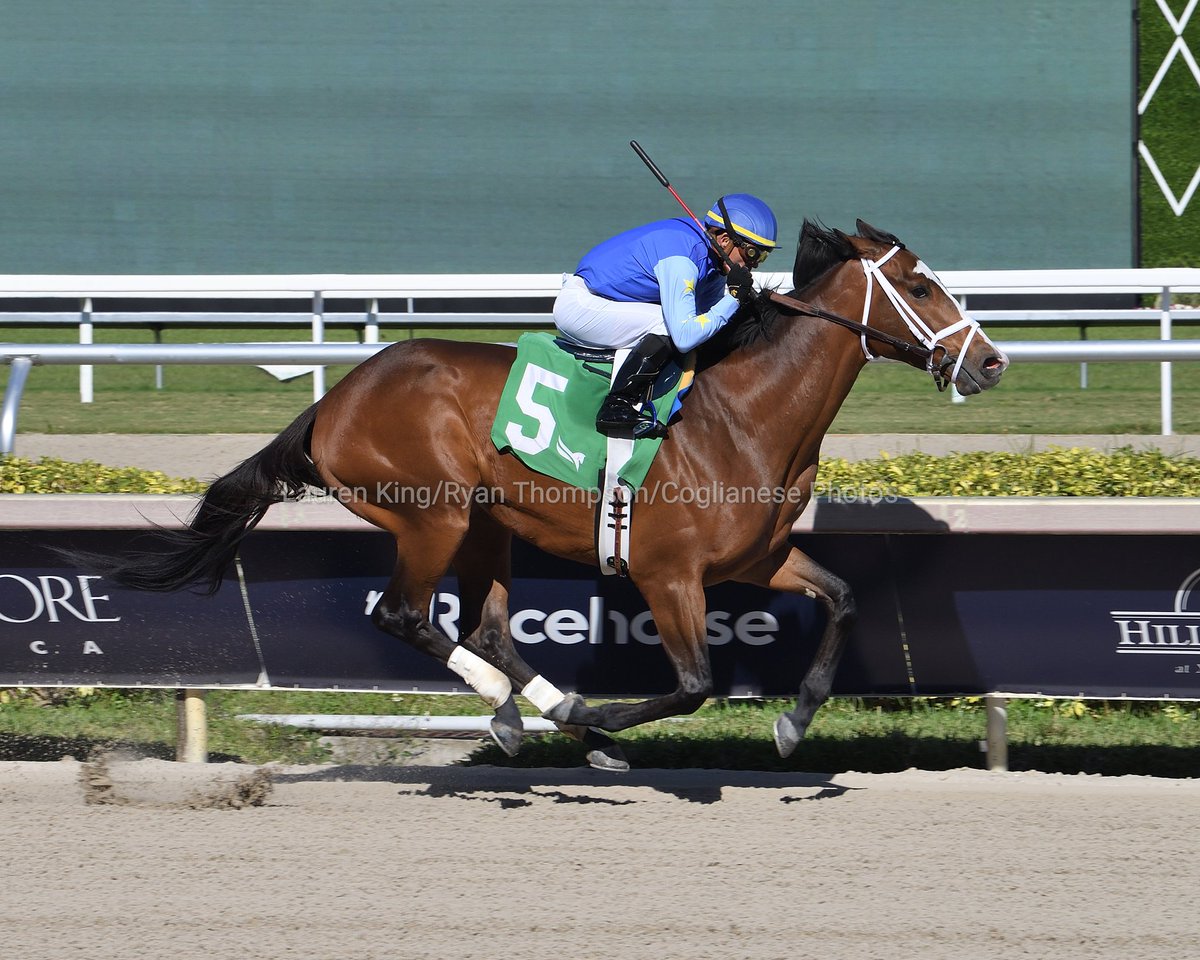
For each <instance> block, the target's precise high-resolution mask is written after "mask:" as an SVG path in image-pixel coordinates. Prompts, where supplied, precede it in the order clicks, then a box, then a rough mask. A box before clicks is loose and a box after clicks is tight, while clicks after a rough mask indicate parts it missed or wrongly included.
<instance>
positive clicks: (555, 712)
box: [542, 693, 587, 723]
mask: <svg viewBox="0 0 1200 960" xmlns="http://www.w3.org/2000/svg"><path fill="white" fill-rule="evenodd" d="M586 706H587V701H586V700H584V699H583V697H581V696H580V695H579V694H577V693H568V694H567V695H566V696H565V697H563V698H562V699H561V700H559V701H558V703H556V704H555V705H554V706H552V707H551V708H550V709H549V710H546V711H544V712H543V713H542V716H543V717H544V718H545V719H546V720H553V721H554V722H555V723H570V722H571V714H572V713H574V712H575V710H576V708H581V709H582V708H584V707H586Z"/></svg>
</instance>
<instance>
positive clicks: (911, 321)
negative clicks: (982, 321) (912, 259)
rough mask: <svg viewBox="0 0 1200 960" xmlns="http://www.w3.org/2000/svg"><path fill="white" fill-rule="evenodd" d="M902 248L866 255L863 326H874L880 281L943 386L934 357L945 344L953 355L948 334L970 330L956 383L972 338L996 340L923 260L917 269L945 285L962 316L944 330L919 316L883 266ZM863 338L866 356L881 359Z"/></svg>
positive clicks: (956, 368) (954, 374)
mask: <svg viewBox="0 0 1200 960" xmlns="http://www.w3.org/2000/svg"><path fill="white" fill-rule="evenodd" d="M902 249H903V248H902V247H899V246H895V247H892V249H891V250H889V251H888V252H887V253H885V254H884V255H883V256H882V257H880V258H879V259H878V260H872V259H870V258H869V257H863V258H862V265H863V273H864V274H865V275H866V278H867V293H866V297H865V298H864V299H863V312H862V322H863V326H869V325H870V316H871V293H872V287H873V285H874V284H875V283H876V282H878V283H879V288H880V289H881V290H882V291H883V292H884V295H885V296H886V297H887V298H888V300H890V301H891V302H892V306H893V307H895V308H896V312H897V313H899V314H900V319H902V320H903V321H904V322H905V323H906V324H907V325H908V329H909V330H910V331H911V332H912V335H913V336H914V337H916V339H917V340H918V342H920V344H921V345H922V346H923V347H925V349H926V350H928V351H929V360H928V361H927V362H926V364H925V369H926V371H927V372H928V373H930V374H931V375H932V376H933V378H934V379H935V380H938V381H939V384H938V385H939V387H940V386H942V382H941V377H942V373H941V367H939V368H938V369H937V370H935V369H934V365H933V358H934V353H935V350H936V349H937V348H938V347H941V349H942V352H943V353H945V354H946V355H947V356H949V354H950V351H949V350H947V349H946V346H945V344H943V343H942V341H943V340H945V339H946V338H947V337H952V336H954V334H956V333H958V332H959V331H960V330H966V331H967V335H966V338H965V339H964V340H963V344H962V349H961V350H959V353H958V360H957V362H956V363H955V364H954V370H953V371H951V373H950V381H949V382H950V383H954V382H955V381H957V380H958V373H959V371H960V370H961V369H962V365H963V361H964V360H965V359H966V356H967V350H968V349H969V348H970V346H971V341H973V340H974V339H975V337H977V336H979V337H982V338H983V340H984V342H985V343H989V344H992V346H995V344H994V343H992V341H991V340H989V339H988V336H987V334H986V333H984V332H983V330H981V329H980V327H979V322H978V321H977V320H973V319H972V318H971V317H968V316H967V315H966V313H964V312H963V309H962V307H961V306H959V305H958V301H957V300H955V299H954V297H952V296H950V291H949V290H947V289H946V287H945V285H944V284H943V283H942V281H941V280H940V279H938V276H937V274H935V273H934V272H933V271H932V270H930V269H929V268H928V267H927V266H925V264H924V263H923V262H922V261H920V260H918V261H917V272H918V273H920V274H922V275H924V276H926V277H929V279H930V280H932V281H933V282H934V283H936V284H937V285H938V286H939V287H941V289H942V292H943V293H945V294H946V296H947V297H950V300H951V301H952V302H953V303H954V305H955V306H956V307H958V314H959V318H960V319H958V320H956V321H955V322H954V323H952V324H950V325H949V326H947V327H943V328H942V329H941V330H934V329H933V328H932V327H930V326H929V324H927V323H926V322H925V321H924V320H922V319H921V318H920V317H919V316H918V315H917V312H916V311H915V310H914V309H913V308H912V307H911V306H910V305H909V303H908V301H907V300H905V299H904V298H903V297H901V296H900V293H899V291H897V290H896V288H895V287H894V286H892V282H891V281H890V280H889V279H888V278H887V277H886V276H884V273H883V269H882V268H883V265H884V264H885V263H887V262H888V261H889V260H890V259H892V257H894V256H895V255H896V254H897V253H899V252H900V250H902ZM859 339H860V340H861V341H862V349H863V355H864V356H865V357H866V358H867V359H868V360H875V359H877V356H876V355H875V354H873V353H871V348H870V346H868V344H867V335H866V334H865V333H864V334H862V335H861V336H860V338H859ZM942 366H945V364H942Z"/></svg>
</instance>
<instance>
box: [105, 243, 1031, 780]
mask: <svg viewBox="0 0 1200 960" xmlns="http://www.w3.org/2000/svg"><path fill="white" fill-rule="evenodd" d="M857 228H858V233H857V234H856V235H848V234H845V233H842V232H841V231H838V230H830V229H827V228H825V227H823V226H821V225H819V224H815V223H812V222H809V221H805V223H804V226H803V229H802V230H801V233H800V240H799V244H798V248H797V254H796V261H795V266H794V269H793V283H794V286H795V287H796V290H795V291H794V293H795V294H796V295H797V296H803V297H804V298H805V300H806V301H808V304H805V305H804V306H808V305H809V304H811V311H810V312H813V313H817V314H820V315H822V316H824V315H827V314H831V315H834V319H838V318H844V317H845V315H849V316H851V317H855V318H859V319H860V320H861V323H862V324H865V325H867V327H869V329H870V332H866V329H867V328H866V327H862V326H859V325H858V324H857V321H855V322H852V323H850V324H849V326H851V327H853V328H855V329H851V330H847V329H845V328H844V327H843V326H839V325H837V324H836V323H830V322H826V320H824V319H818V318H814V317H813V316H801V315H800V314H799V313H798V312H797V311H796V310H795V309H793V307H794V306H795V302H794V301H790V300H788V298H783V297H779V296H778V295H777V294H776V293H774V292H773V291H764V292H762V293H760V294H759V295H758V296H757V298H756V299H755V300H754V301H753V302H751V303H750V304H747V305H744V306H743V307H742V308H741V309H740V310H739V312H738V314H737V315H736V316H735V318H734V321H733V322H732V323H731V324H730V326H729V327H728V328H727V330H726V331H722V334H720V335H718V337H716V338H714V339H713V341H710V344H709V345H708V348H707V349H706V350H705V351H704V353H703V354H702V356H701V358H700V363H699V364H698V370H697V373H696V376H695V381H694V385H693V387H692V391H691V395H690V396H689V397H688V399H687V401H686V403H685V404H684V408H683V415H682V418H681V419H679V420H678V422H677V423H675V424H674V425H672V427H671V428H670V432H669V435H668V436H667V438H666V439H665V440H664V441H663V444H662V447H661V449H660V450H659V453H658V456H657V458H656V460H655V461H654V464H653V466H652V467H651V471H650V474H649V476H647V478H646V486H647V487H648V488H649V487H652V486H653V484H654V483H655V481H656V480H670V481H671V482H672V484H674V487H673V488H674V489H685V488H688V487H691V488H693V489H697V490H699V489H712V488H713V487H714V485H717V484H732V483H736V484H737V486H739V487H743V488H748V487H754V488H766V489H769V490H771V491H783V492H786V493H787V495H785V496H772V497H768V498H763V499H762V501H761V502H746V501H744V500H742V499H741V498H733V499H735V500H737V502H728V503H727V502H723V500H724V498H717V499H719V500H721V501H722V502H716V503H712V502H708V501H704V502H703V503H701V502H700V501H701V498H692V499H693V502H691V503H688V502H678V501H679V500H686V499H688V498H677V499H676V502H670V503H668V502H663V501H654V500H646V501H644V502H641V503H637V504H636V506H635V512H634V519H635V523H634V524H633V526H632V534H631V536H632V542H631V547H632V549H631V557H632V562H631V563H630V565H629V570H628V575H629V577H630V578H631V579H632V581H633V583H634V584H635V585H636V586H637V588H638V589H639V590H640V591H641V594H642V597H643V598H644V599H645V601H646V603H647V604H648V605H649V608H650V612H651V614H652V616H653V618H654V622H655V624H656V627H657V632H658V634H659V635H660V636H661V638H662V648H663V650H664V651H665V653H666V655H667V657H668V658H669V659H670V662H671V664H672V666H673V667H674V670H675V675H676V678H677V684H676V687H675V689H674V690H672V691H671V692H670V693H667V694H664V695H661V696H655V697H651V698H649V699H647V700H644V701H641V702H613V703H604V704H600V705H595V706H591V705H588V704H587V703H586V702H585V701H584V699H583V698H582V697H580V696H578V695H576V694H572V695H564V694H563V693H562V692H561V691H559V690H558V689H557V688H556V687H554V686H553V684H551V683H550V682H549V681H548V680H546V679H545V678H543V677H542V676H540V675H539V674H538V673H537V671H535V670H534V669H533V668H531V667H530V666H529V665H528V664H526V663H525V662H524V660H522V658H521V657H520V656H519V655H518V654H517V651H516V650H515V648H514V645H513V641H512V636H511V634H510V632H509V616H508V593H509V584H510V579H511V569H510V566H511V561H510V552H511V541H512V538H513V537H514V536H517V537H520V538H522V539H524V540H527V541H529V542H530V543H532V544H533V545H535V546H536V547H538V548H540V549H541V550H544V551H546V552H548V553H551V554H555V555H557V556H559V557H564V558H567V559H569V560H576V561H579V562H580V563H594V562H595V543H594V539H593V538H594V532H595V531H594V524H595V517H594V514H593V510H592V505H591V504H589V503H587V502H586V498H575V497H571V496H565V495H562V494H563V493H564V491H563V490H561V489H559V490H558V491H557V495H556V491H555V490H554V489H552V488H556V487H557V488H561V487H562V486H563V485H562V484H561V483H560V481H558V480H554V479H551V478H548V477H544V476H541V475H538V474H535V473H533V472H531V471H530V470H528V469H527V468H526V467H525V466H523V465H522V464H521V463H520V462H519V461H518V460H517V459H516V458H514V457H513V456H511V455H507V454H501V453H499V452H498V451H497V449H496V447H495V446H494V445H493V443H492V441H491V439H490V432H491V427H492V421H493V419H494V417H495V414H496V407H497V403H498V401H499V398H500V393H501V390H502V388H503V386H504V383H505V379H506V377H507V376H508V374H509V369H510V367H511V366H512V363H513V360H514V355H515V354H514V349H513V348H512V347H511V346H506V345H502V344H490V343H470V342H451V341H442V340H433V339H428V340H410V341H401V342H397V343H394V344H392V345H391V346H389V347H387V348H386V349H384V350H382V351H381V352H380V353H378V354H376V355H375V356H374V357H372V358H371V359H369V360H367V361H365V362H363V363H362V364H360V365H359V366H358V367H356V368H355V369H354V370H352V371H351V372H350V373H349V374H348V375H347V376H346V377H345V378H344V379H343V380H341V381H340V382H339V383H338V384H337V385H336V386H335V387H333V388H332V389H331V390H330V391H329V392H328V394H327V395H326V396H325V397H324V398H323V399H322V400H320V401H319V402H318V403H315V404H313V405H312V406H311V407H309V408H308V409H307V410H306V411H304V413H302V414H301V415H300V416H299V417H298V418H297V419H296V420H295V421H294V422H293V423H292V424H291V425H290V426H288V427H287V428H286V429H285V430H284V431H283V432H282V433H280V434H279V436H277V437H276V438H275V439H274V440H272V441H271V442H270V443H269V444H268V445H267V446H266V447H264V448H263V449H262V450H261V451H260V452H259V453H257V454H255V455H254V456H252V457H250V458H249V459H247V460H245V461H244V462H243V463H241V464H240V465H239V466H238V467H236V468H235V469H233V470H232V471H231V472H229V473H228V474H226V475H225V476H223V477H220V478H218V479H217V480H215V481H214V482H213V483H212V485H211V486H210V487H209V489H208V491H207V493H205V494H204V495H203V498H202V499H201V501H200V503H199V505H198V506H197V508H196V510H195V512H194V513H193V515H192V517H191V519H190V520H189V523H188V526H187V527H186V528H183V529H181V530H178V531H160V533H159V534H158V536H160V537H161V538H162V539H163V540H164V541H165V542H164V543H163V544H162V545H160V548H159V550H158V552H151V553H145V554H138V555H134V556H130V557H128V558H126V559H123V560H114V561H112V562H111V563H110V565H109V566H108V568H107V570H106V571H105V572H106V573H107V574H108V575H109V576H112V577H113V578H114V579H116V580H117V581H118V582H121V583H124V584H126V585H128V586H131V587H135V588H141V589H150V590H177V589H180V588H183V587H186V586H189V585H201V586H206V587H207V588H208V589H209V590H210V592H211V591H215V590H216V589H217V587H218V586H219V585H220V582H221V577H222V574H223V573H224V571H225V569H226V568H227V567H228V565H229V564H230V563H231V562H232V561H233V559H234V556H235V554H236V552H237V549H238V544H239V543H240V542H241V540H242V538H243V537H245V536H246V534H247V533H249V532H250V530H251V529H252V528H253V527H254V525H255V524H256V523H257V522H258V521H259V520H260V519H261V518H262V517H263V515H264V514H265V513H266V511H267V509H268V508H269V507H270V506H271V504H273V503H278V502H282V501H284V500H288V499H297V498H300V497H302V496H303V495H304V493H305V490H306V488H308V487H315V488H319V489H323V490H326V491H329V492H332V493H333V494H335V495H336V496H337V497H338V499H339V501H340V502H342V503H344V504H345V506H346V507H347V508H348V509H349V510H351V511H352V512H353V513H355V514H357V515H358V516H360V517H362V518H364V519H366V520H368V521H370V522H371V523H372V524H374V525H375V526H377V527H380V528H382V529H383V530H385V531H387V532H388V533H389V534H391V535H392V536H393V537H394V538H395V541H396V548H397V556H396V563H395V568H394V570H393V572H392V576H391V580H390V581H389V583H388V585H387V588H386V589H385V590H384V592H383V595H382V597H381V599H380V600H379V602H378V604H377V605H376V607H375V609H374V612H373V614H372V618H373V622H374V624H375V625H376V626H377V627H378V628H379V629H380V630H383V631H385V632H386V633H388V634H390V635H391V636H393V637H396V638H397V639H399V640H402V641H404V642H405V643H408V644H411V645H412V646H413V647H415V648H416V649H418V650H421V651H422V652H424V653H426V654H429V655H430V656H433V657H435V658H437V659H438V660H440V661H441V662H442V663H444V664H446V665H447V666H448V667H449V668H450V669H451V670H453V671H454V672H456V673H457V674H458V675H459V676H461V677H463V679H465V680H466V681H467V682H468V683H469V684H470V685H471V686H472V687H473V688H474V689H475V690H476V691H477V692H479V693H480V695H481V696H482V697H483V698H484V699H485V700H486V701H487V702H488V703H489V704H490V705H491V706H492V708H493V710H494V713H495V716H494V718H493V720H492V724H491V726H492V733H493V736H494V737H495V739H496V741H497V743H499V744H500V746H501V747H502V748H503V749H504V750H505V752H507V753H508V754H509V755H512V754H515V753H516V751H517V749H518V747H519V744H520V738H521V732H522V727H521V720H520V715H519V712H518V709H517V705H516V702H515V700H514V691H516V692H520V693H521V694H522V695H523V696H524V697H525V698H526V699H527V700H529V701H530V702H531V703H533V704H534V705H535V706H536V707H537V708H538V709H539V710H541V711H542V715H543V716H545V717H547V718H549V719H551V720H553V721H555V722H557V723H558V725H559V727H560V729H563V730H564V731H565V732H567V733H569V734H571V735H572V736H574V737H576V739H579V740H581V741H583V743H584V744H585V745H586V746H587V747H588V748H589V749H588V753H587V758H588V761H589V762H590V763H591V764H592V765H593V766H597V767H602V768H608V769H627V768H628V763H627V762H626V760H625V758H624V756H623V753H622V751H621V749H620V747H619V745H617V744H616V743H615V742H614V741H613V740H612V739H611V738H610V737H609V736H608V735H607V733H608V732H614V731H619V730H623V729H626V728H628V727H632V726H635V725H637V724H641V723H646V722H648V721H650V720H657V719H660V718H663V717H668V716H673V715H678V714H683V713H691V712H693V711H695V710H696V709H697V708H698V707H699V706H700V705H701V704H702V703H703V702H704V701H705V699H706V698H708V697H709V695H710V694H711V692H712V689H713V686H712V672H711V668H710V664H709V656H708V648H707V640H706V632H707V631H706V626H705V596H704V589H705V587H707V586H709V585H712V584H716V583H720V582H723V581H730V580H732V581H739V582H742V583H748V584H755V585H758V586H763V587H769V588H771V589H773V590H783V591H788V592H793V593H803V594H806V595H808V596H809V597H812V598H815V599H816V600H818V601H819V602H820V603H822V604H823V605H824V607H825V609H826V611H827V614H828V616H827V622H826V626H825V629H824V633H823V635H822V637H821V640H820V643H819V645H818V648H817V652H816V654H815V657H814V659H813V662H812V664H811V665H810V666H809V668H808V670H807V672H806V674H805V676H804V678H803V681H802V683H801V685H800V693H799V697H798V699H797V701H796V705H795V708H794V709H792V710H790V711H787V712H784V713H783V714H781V715H780V716H779V717H778V719H777V720H776V722H775V728H774V735H775V742H776V746H777V748H778V750H779V753H780V754H781V755H782V756H785V757H786V756H788V755H789V754H790V753H791V752H792V751H793V750H794V749H795V747H796V745H797V744H798V743H799V741H800V740H801V738H802V737H803V736H804V733H805V731H806V729H807V728H808V725H809V723H810V722H811V720H812V718H813V715H814V713H815V712H816V710H817V709H818V707H820V705H821V704H822V703H824V701H825V700H826V698H827V697H828V695H829V691H830V687H831V684H832V681H833V676H834V672H835V670H836V668H837V665H838V661H839V658H840V656H841V653H842V648H843V646H844V645H845V641H846V636H847V633H848V631H849V629H850V627H851V625H852V623H853V621H854V616H855V607H854V601H853V598H852V596H851V593H850V590H849V588H848V586H847V585H846V583H845V582H843V581H842V580H841V579H839V578H838V577H837V576H835V575H834V574H832V573H830V572H829V571H828V570H825V569H823V568H822V567H820V566H819V565H818V564H817V563H815V562H814V561H813V560H812V559H810V558H809V557H808V556H806V555H805V554H804V553H802V552H801V551H800V550H798V549H797V548H796V547H795V546H793V545H792V544H791V543H790V542H789V536H788V535H789V533H790V531H791V528H792V524H793V523H794V521H795V520H796V519H797V517H798V516H799V515H800V513H801V512H802V511H803V510H804V508H805V506H806V504H807V502H808V500H809V498H810V496H811V492H812V486H813V482H814V480H815V479H816V475H817V463H818V457H819V454H820V449H821V442H822V439H823V438H824V436H825V432H826V430H828V428H829V425H830V423H832V421H833V419H834V416H835V415H836V413H837V411H838V408H839V407H840V406H841V404H842V402H843V400H845V398H846V395H847V394H848V392H849V391H850V388H851V386H852V385H853V383H854V381H855V378H856V377H857V376H858V373H859V371H860V370H861V369H862V368H863V366H864V365H865V363H866V362H867V360H868V359H870V358H872V357H874V356H883V357H889V358H891V359H896V360H902V361H906V362H908V363H910V364H912V365H914V366H917V367H919V368H923V369H925V370H926V371H927V372H929V373H930V374H931V375H932V376H933V377H934V379H935V381H939V386H940V387H944V386H945V385H946V383H948V382H952V383H953V384H954V385H955V386H956V387H957V389H958V391H959V392H960V393H961V394H964V395H969V394H975V393H978V392H980V391H982V390H986V389H988V388H989V387H992V386H994V385H995V384H996V383H997V382H998V381H999V379H1000V376H1001V374H1002V373H1003V371H1004V369H1005V367H1006V366H1007V364H1008V360H1007V358H1006V357H1005V356H1004V355H1003V353H1002V352H1001V351H1000V350H999V349H998V348H997V347H996V346H995V345H994V344H992V342H991V341H990V340H988V338H987V337H986V336H985V335H983V334H982V333H981V331H980V330H979V327H978V325H977V324H975V322H974V321H972V320H970V319H969V318H968V317H966V315H965V314H964V313H963V312H962V310H961V309H960V307H959V306H958V304H957V302H956V301H955V300H954V299H953V298H952V297H951V296H950V295H949V293H948V292H947V291H946V289H945V288H944V287H943V286H942V284H941V283H940V281H938V279H937V277H936V276H935V275H934V274H933V273H932V271H930V270H929V269H928V268H927V267H926V266H925V265H924V263H922V262H921V261H920V260H918V259H917V257H916V256H915V255H914V254H913V253H912V252H911V251H909V250H908V249H906V248H905V246H904V245H903V244H902V243H901V242H900V241H899V240H897V239H896V238H895V237H894V236H892V235H891V234H889V233H885V232H883V231H880V230H877V229H875V228H874V227H871V226H870V225H869V224H866V223H864V222H863V221H861V220H860V221H858V223H857ZM785 304H791V305H792V306H791V307H789V306H787V305H785ZM422 488H423V489H424V490H425V491H438V490H442V491H448V490H450V489H454V490H457V491H460V492H461V491H469V492H484V491H486V495H480V496H465V497H464V496H461V495H460V496H453V497H451V496H442V497H441V498H438V497H437V496H434V497H432V498H430V497H428V496H427V497H415V496H396V495H394V494H395V492H396V491H403V490H405V489H408V490H410V491H413V490H417V489H422ZM389 492H390V493H391V494H392V495H388V493H389ZM379 493H383V494H384V495H382V496H380V495H378V494H379ZM451 567H452V568H453V569H454V571H455V572H456V574H457V576H458V581H459V589H460V594H461V618H462V619H461V634H462V638H461V640H460V641H459V642H458V643H457V644H456V643H455V642H453V641H452V640H450V639H449V638H448V637H447V636H446V635H444V634H443V633H441V632H439V631H438V630H437V629H436V628H435V627H434V626H433V625H432V624H431V623H430V621H429V619H428V611H429V606H430V599H431V596H432V594H433V591H434V590H435V588H436V585H437V583H438V581H439V580H440V579H441V578H442V576H443V575H444V574H445V573H446V572H447V570H448V569H449V568H451Z"/></svg>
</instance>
